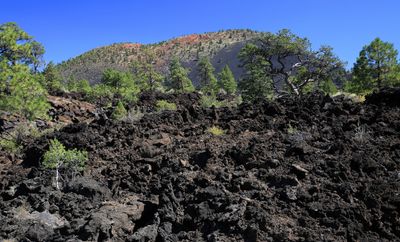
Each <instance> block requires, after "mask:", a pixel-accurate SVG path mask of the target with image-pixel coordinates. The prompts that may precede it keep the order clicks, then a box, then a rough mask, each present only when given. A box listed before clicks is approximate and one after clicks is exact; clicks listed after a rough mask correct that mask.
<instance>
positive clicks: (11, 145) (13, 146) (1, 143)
mask: <svg viewBox="0 0 400 242" xmlns="http://www.w3.org/2000/svg"><path fill="white" fill-rule="evenodd" d="M0 147H1V148H2V149H3V150H4V151H7V152H9V153H12V154H17V153H18V152H19V151H20V149H21V147H20V146H19V145H18V144H17V143H16V142H15V140H12V139H11V140H9V139H6V138H1V139H0Z"/></svg>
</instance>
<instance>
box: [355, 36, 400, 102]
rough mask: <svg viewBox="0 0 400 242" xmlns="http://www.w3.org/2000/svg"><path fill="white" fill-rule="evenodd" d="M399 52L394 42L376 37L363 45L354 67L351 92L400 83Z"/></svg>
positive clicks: (370, 90) (362, 92) (362, 91)
mask: <svg viewBox="0 0 400 242" xmlns="http://www.w3.org/2000/svg"><path fill="white" fill-rule="evenodd" d="M397 55H398V52H397V50H396V49H395V48H394V46H393V44H391V43H388V42H383V41H382V40H381V39H379V38H376V39H374V40H373V41H372V42H371V43H370V44H369V45H366V46H364V47H363V49H362V50H361V51H360V54H359V56H358V58H357V61H356V63H355V64H354V67H353V80H352V82H350V83H348V85H347V89H348V91H350V92H355V93H360V94H365V93H369V92H372V91H373V90H375V89H380V88H382V87H384V86H397V85H398V84H400V76H399V63H398V60H397Z"/></svg>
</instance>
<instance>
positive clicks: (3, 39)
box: [0, 23, 50, 119]
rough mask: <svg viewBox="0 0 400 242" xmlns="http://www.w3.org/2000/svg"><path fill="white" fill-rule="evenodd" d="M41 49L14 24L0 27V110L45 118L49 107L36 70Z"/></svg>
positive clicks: (42, 50) (40, 77)
mask: <svg viewBox="0 0 400 242" xmlns="http://www.w3.org/2000/svg"><path fill="white" fill-rule="evenodd" d="M43 53H44V49H43V47H42V46H41V45H40V44H39V43H38V42H36V41H34V40H33V39H32V37H31V36H29V35H28V34H27V33H26V32H25V31H23V30H22V29H20V28H19V27H18V26H17V25H16V24H15V23H5V24H2V25H0V108H1V109H3V110H7V111H10V112H16V113H20V114H22V115H24V116H25V117H27V118H28V119H35V118H46V117H47V111H48V109H49V107H50V105H49V104H48V102H47V92H46V90H45V88H43V87H42V84H41V83H43V82H44V80H43V79H44V78H43V76H42V75H41V74H37V67H38V65H39V63H40V62H41V56H42V55H43Z"/></svg>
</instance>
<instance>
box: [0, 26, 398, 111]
mask: <svg viewBox="0 0 400 242" xmlns="http://www.w3.org/2000/svg"><path fill="white" fill-rule="evenodd" d="M43 54H44V48H43V46H42V45H41V44H40V43H38V42H36V41H34V40H33V38H32V37H31V36H30V35H28V34H27V33H26V32H24V31H23V30H22V29H20V28H19V27H18V26H17V25H16V24H15V23H6V24H2V25H0V108H1V109H2V110H5V111H9V112H16V113H19V114H21V115H24V116H25V117H27V118H29V119H35V118H46V116H47V110H48V109H49V104H48V103H47V99H46V96H47V95H48V93H56V92H60V91H62V92H80V93H84V94H85V96H86V98H87V99H88V100H92V101H93V100H96V99H97V98H100V97H109V98H113V97H119V98H120V103H119V104H118V106H120V107H123V106H124V105H125V104H128V103H135V102H136V101H137V100H138V96H139V94H140V93H141V92H144V91H160V92H176V93H185V92H193V91H196V90H197V91H201V93H203V98H202V103H203V105H204V106H212V105H214V106H223V105H225V104H227V103H226V102H224V101H221V100H219V99H218V98H217V96H218V94H221V93H224V94H228V95H230V96H236V97H241V98H243V100H245V101H252V100H255V99H258V98H268V99H272V98H275V97H277V96H282V95H303V94H304V93H307V92H311V91H323V92H325V93H328V94H333V93H336V92H337V91H338V90H341V91H345V92H351V93H356V94H360V95H365V94H368V93H370V92H372V91H374V90H378V89H380V88H382V87H386V86H399V85H400V65H399V62H398V60H397V56H398V52H397V50H396V49H395V48H394V46H393V44H390V43H387V42H383V41H382V40H380V39H379V38H377V39H375V40H373V41H372V42H371V43H370V44H369V45H366V46H364V47H363V48H362V50H361V52H360V55H359V57H358V59H357V61H356V63H355V64H354V67H353V68H352V70H351V71H347V70H346V69H345V64H344V63H343V62H342V61H341V60H340V59H339V58H338V57H337V56H336V55H335V54H334V53H333V52H332V48H331V47H329V46H322V47H321V48H320V49H318V50H312V49H311V43H310V42H309V41H308V40H307V39H306V38H301V37H299V36H296V35H294V34H293V33H291V32H290V31H289V30H281V31H279V32H278V33H276V34H273V33H265V34H264V35H263V36H262V37H261V38H259V39H257V40H255V41H253V43H249V44H247V45H246V46H245V47H244V48H243V49H242V50H241V52H240V54H239V58H240V60H241V63H242V67H243V68H244V70H245V73H244V75H243V77H242V78H241V79H240V80H235V78H234V75H233V74H232V71H231V70H230V68H229V66H227V65H226V66H225V67H224V68H223V69H222V70H221V72H220V73H216V72H215V68H214V67H213V65H212V64H211V63H210V61H209V59H208V58H207V57H202V58H201V59H200V60H199V62H198V66H197V68H198V73H199V80H200V86H199V87H195V86H194V85H193V83H192V81H191V80H190V79H189V77H188V71H189V70H187V69H186V68H184V67H183V66H182V63H181V61H180V59H179V57H175V58H173V59H172V60H171V62H170V64H169V70H168V75H166V76H164V75H162V74H161V73H159V72H157V71H156V68H155V66H154V63H155V58H156V56H155V55H153V54H152V53H151V52H150V51H149V52H148V53H146V54H145V55H144V57H143V58H141V59H140V60H138V61H135V62H134V63H133V64H132V66H131V68H130V69H131V71H129V72H126V71H120V70H114V69H107V70H105V71H104V73H103V75H102V78H101V82H100V83H99V84H95V85H90V84H89V82H88V81H86V80H63V79H62V78H61V75H60V74H59V73H58V70H57V67H56V66H55V65H54V64H53V63H51V62H50V63H49V64H47V65H45V66H44V63H43V60H42V57H43ZM43 66H44V68H43V70H42V71H40V70H41V68H42V67H43ZM235 100H236V101H237V102H239V101H240V98H237V99H235Z"/></svg>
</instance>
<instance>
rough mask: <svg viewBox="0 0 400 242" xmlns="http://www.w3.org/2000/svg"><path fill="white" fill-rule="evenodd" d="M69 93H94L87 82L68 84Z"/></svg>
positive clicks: (71, 82)
mask: <svg viewBox="0 0 400 242" xmlns="http://www.w3.org/2000/svg"><path fill="white" fill-rule="evenodd" d="M68 91H70V92H80V93H85V94H89V93H90V92H91V91H92V87H91V86H90V84H89V81H87V80H80V81H70V82H69V83H68Z"/></svg>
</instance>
